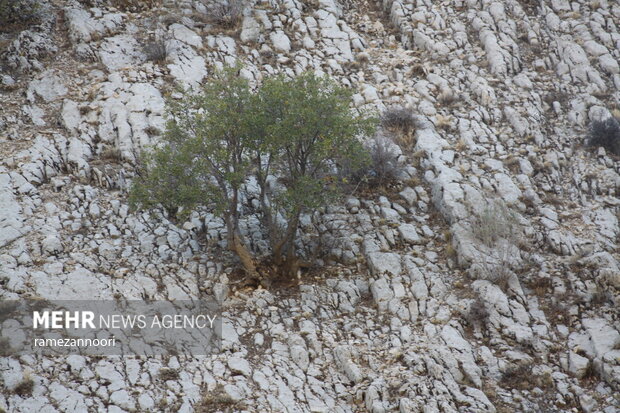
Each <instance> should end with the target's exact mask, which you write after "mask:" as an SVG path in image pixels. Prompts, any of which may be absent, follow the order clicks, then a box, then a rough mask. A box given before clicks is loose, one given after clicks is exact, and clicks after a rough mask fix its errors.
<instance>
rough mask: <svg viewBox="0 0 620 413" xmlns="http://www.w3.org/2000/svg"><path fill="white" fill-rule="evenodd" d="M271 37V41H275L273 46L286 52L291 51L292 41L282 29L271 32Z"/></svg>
mask: <svg viewBox="0 0 620 413" xmlns="http://www.w3.org/2000/svg"><path fill="white" fill-rule="evenodd" d="M269 38H270V39H271V43H273V47H274V48H275V49H276V50H277V51H279V52H284V53H288V52H290V51H291V41H290V40H289V38H288V36H287V35H286V33H284V32H283V31H282V30H278V31H275V32H271V33H270V34H269Z"/></svg>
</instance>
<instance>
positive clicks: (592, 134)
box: [586, 116, 620, 155]
mask: <svg viewBox="0 0 620 413" xmlns="http://www.w3.org/2000/svg"><path fill="white" fill-rule="evenodd" d="M586 144H587V145H588V146H593V147H603V148H605V150H606V151H607V152H611V153H613V154H614V155H620V122H619V121H618V119H616V118H615V117H613V116H611V117H608V118H607V119H605V120H595V121H593V122H592V123H591V124H590V129H589V132H588V138H587V141H586Z"/></svg>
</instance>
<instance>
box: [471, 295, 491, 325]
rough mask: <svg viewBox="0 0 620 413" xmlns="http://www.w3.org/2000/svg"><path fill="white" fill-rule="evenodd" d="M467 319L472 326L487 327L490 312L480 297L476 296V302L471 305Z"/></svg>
mask: <svg viewBox="0 0 620 413" xmlns="http://www.w3.org/2000/svg"><path fill="white" fill-rule="evenodd" d="M466 319H467V322H468V323H469V324H470V325H472V326H474V325H480V327H481V328H485V327H486V325H487V322H488V320H489V311H488V310H487V308H486V305H485V304H484V300H483V299H482V298H481V297H480V295H478V294H476V297H475V299H474V301H473V302H472V303H471V304H470V306H469V311H468V312H467V316H466Z"/></svg>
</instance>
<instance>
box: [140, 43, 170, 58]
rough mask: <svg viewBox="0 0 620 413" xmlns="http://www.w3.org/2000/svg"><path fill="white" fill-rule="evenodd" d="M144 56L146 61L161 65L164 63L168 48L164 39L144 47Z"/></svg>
mask: <svg viewBox="0 0 620 413" xmlns="http://www.w3.org/2000/svg"><path fill="white" fill-rule="evenodd" d="M143 50H144V54H145V55H146V60H147V61H149V62H153V63H156V64H161V63H164V62H165V61H166V58H167V57H168V47H167V45H166V40H165V39H163V38H162V39H155V40H153V41H151V42H148V43H147V44H145V45H144V48H143Z"/></svg>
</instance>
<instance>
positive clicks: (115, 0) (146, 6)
mask: <svg viewBox="0 0 620 413" xmlns="http://www.w3.org/2000/svg"><path fill="white" fill-rule="evenodd" d="M158 3H159V0H112V2H111V4H112V6H114V7H115V8H117V9H119V10H121V11H129V12H133V13H136V12H140V11H145V10H150V9H152V8H153V7H155V6H157V5H158Z"/></svg>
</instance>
